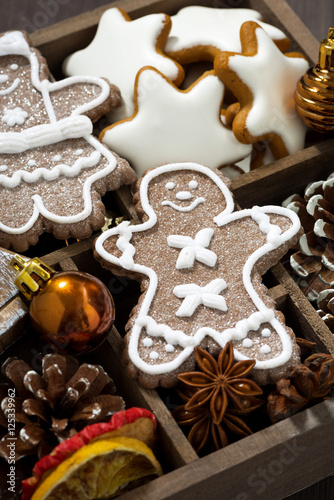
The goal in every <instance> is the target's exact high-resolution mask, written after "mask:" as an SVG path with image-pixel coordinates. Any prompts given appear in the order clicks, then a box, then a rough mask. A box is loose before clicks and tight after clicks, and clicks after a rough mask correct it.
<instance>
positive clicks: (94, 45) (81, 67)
mask: <svg viewBox="0 0 334 500" xmlns="http://www.w3.org/2000/svg"><path fill="white" fill-rule="evenodd" d="M166 18H167V16H166V15H165V14H150V15H147V16H144V17H140V18H139V19H136V20H134V21H131V22H129V21H127V20H126V19H125V18H124V16H123V14H122V12H121V11H120V10H119V9H118V8H111V9H109V10H107V11H106V12H105V13H104V14H103V16H102V17H101V19H100V22H99V26H98V29H97V32H96V35H95V37H94V40H93V41H92V42H91V44H90V45H88V47H86V48H85V49H83V50H80V51H78V52H75V53H74V54H72V55H70V56H69V57H68V58H67V59H66V60H65V62H64V65H63V71H64V74H65V75H92V76H99V77H105V78H107V79H108V80H109V81H110V82H112V83H114V84H115V85H117V87H119V89H120V90H121V93H122V99H123V105H122V107H121V108H120V109H119V110H118V111H117V112H116V113H115V115H116V116H117V118H116V120H117V121H118V120H122V119H124V118H127V117H129V116H131V115H132V113H133V111H134V99H133V89H134V82H135V78H136V75H137V73H138V71H139V70H140V68H142V67H144V66H153V67H154V68H157V69H158V70H160V71H161V72H162V73H163V74H165V75H166V76H168V78H170V79H171V80H172V81H175V80H176V79H177V78H178V75H179V71H180V69H179V67H178V65H177V64H176V63H175V62H174V61H173V60H172V59H170V58H168V57H166V56H163V55H162V54H159V53H158V52H157V50H156V43H157V40H158V38H159V36H160V34H161V32H162V30H163V29H164V26H165V22H166ZM106 47H108V50H107V51H106ZM144 90H146V91H150V88H149V87H148V88H146V89H144ZM113 114H114V113H112V114H111V117H112V116H113Z"/></svg>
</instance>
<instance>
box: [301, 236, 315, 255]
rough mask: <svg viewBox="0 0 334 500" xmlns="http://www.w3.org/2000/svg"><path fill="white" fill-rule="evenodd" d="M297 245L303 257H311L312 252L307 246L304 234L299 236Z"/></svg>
mask: <svg viewBox="0 0 334 500" xmlns="http://www.w3.org/2000/svg"><path fill="white" fill-rule="evenodd" d="M298 244H299V248H300V250H301V251H302V252H303V254H304V255H309V256H312V255H313V252H312V250H311V249H310V247H309V245H308V241H307V236H306V234H302V235H301V237H300V238H299V241H298Z"/></svg>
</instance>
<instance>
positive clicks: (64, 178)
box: [0, 31, 135, 251]
mask: <svg viewBox="0 0 334 500" xmlns="http://www.w3.org/2000/svg"><path fill="white" fill-rule="evenodd" d="M50 80H51V75H50V74H49V72H48V68H47V66H46V62H45V60H44V58H42V57H41V55H40V54H39V52H38V51H37V50H36V49H33V48H31V47H30V44H29V39H28V37H27V36H26V35H25V34H24V33H22V32H19V31H13V32H8V33H5V34H4V35H2V36H1V37H0V199H1V209H0V246H3V247H5V248H11V247H12V248H13V249H14V250H18V251H24V250H26V249H27V247H28V246H29V244H35V243H36V242H37V240H38V236H39V235H40V234H41V233H42V232H43V230H45V231H48V232H53V233H54V234H55V235H56V236H57V237H58V238H68V237H70V236H73V237H76V238H85V237H88V236H89V235H90V234H91V232H92V230H94V229H98V228H100V227H101V226H102V225H103V223H104V219H103V212H104V207H103V205H102V203H101V201H100V196H99V193H104V192H105V191H106V190H107V189H108V190H112V189H117V188H118V187H119V185H120V184H122V183H123V182H124V183H131V182H133V181H134V179H135V175H134V173H133V171H132V169H130V167H129V166H128V164H127V162H125V161H123V162H122V160H120V161H119V162H117V160H116V158H115V156H114V155H113V154H112V152H111V151H110V150H108V149H107V148H106V147H104V146H102V145H101V144H100V142H99V141H98V140H97V139H96V138H95V137H93V135H92V129H93V125H92V119H94V120H95V119H98V118H99V117H100V116H101V115H102V114H103V113H104V112H105V111H108V110H109V109H110V107H111V106H112V105H113V100H114V101H117V98H118V97H119V95H118V90H116V89H115V88H114V87H113V86H112V85H109V84H108V83H107V82H106V81H104V80H101V79H99V78H94V77H92V78H85V77H73V78H68V79H66V80H62V81H58V82H53V81H50ZM118 167H120V168H118ZM116 169H117V170H118V171H117V172H116Z"/></svg>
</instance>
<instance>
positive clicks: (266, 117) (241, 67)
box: [214, 21, 308, 158]
mask: <svg viewBox="0 0 334 500" xmlns="http://www.w3.org/2000/svg"><path fill="white" fill-rule="evenodd" d="M240 40H241V46H242V51H241V53H237V52H221V53H219V54H218V55H217V56H216V57H215V61H214V69H215V73H216V74H217V75H218V76H219V78H220V79H221V80H222V82H223V83H224V84H225V85H226V86H227V87H228V88H229V89H230V90H231V91H232V92H233V94H234V95H235V96H236V98H237V100H238V101H239V103H240V109H239V111H238V112H237V113H236V114H235V117H234V119H233V124H232V129H233V132H234V135H235V136H236V138H237V139H238V140H239V141H240V142H243V143H245V144H252V143H254V142H258V141H261V140H266V141H267V142H268V143H269V145H270V148H271V150H272V152H273V154H274V155H275V157H276V158H282V157H284V156H286V155H288V154H293V153H295V152H297V151H299V150H300V149H303V147H304V141H305V133H306V127H305V125H304V124H303V122H302V120H301V119H300V117H299V116H298V114H297V112H296V109H295V102H294V98H293V95H294V92H295V88H296V84H297V81H298V80H299V78H300V77H301V76H302V75H303V74H304V73H305V71H306V70H307V68H308V62H307V61H306V60H305V58H304V56H303V55H302V54H300V53H298V52H291V53H288V54H283V53H282V52H281V51H280V50H279V49H278V47H277V46H276V45H275V43H274V42H273V41H272V39H271V38H270V37H269V36H268V34H267V33H266V32H265V31H264V30H263V29H262V28H261V26H259V25H258V24H257V23H256V22H254V21H247V22H245V23H244V24H242V26H241V28H240Z"/></svg>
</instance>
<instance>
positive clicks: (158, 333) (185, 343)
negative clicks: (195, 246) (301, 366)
mask: <svg viewBox="0 0 334 500" xmlns="http://www.w3.org/2000/svg"><path fill="white" fill-rule="evenodd" d="M180 170H181V171H182V170H193V171H195V172H200V173H203V174H205V175H207V176H208V177H209V178H210V179H211V180H212V181H213V182H214V183H215V184H216V185H217V186H218V187H219V189H220V190H221V191H222V192H223V194H224V196H225V199H226V208H225V210H224V211H223V212H221V213H220V214H219V215H218V216H217V217H215V218H214V222H215V223H216V224H217V226H218V227H221V226H223V225H227V224H229V223H230V222H233V221H235V220H238V219H242V218H244V217H252V218H253V219H254V220H255V219H256V220H257V221H258V222H259V223H260V224H261V230H262V231H263V232H264V234H266V236H267V242H266V243H265V244H264V245H263V246H261V247H260V248H258V249H257V250H256V251H254V252H253V253H252V254H251V255H250V256H249V258H248V259H247V261H246V263H245V266H244V269H243V283H244V287H245V289H246V291H247V292H248V294H249V296H250V297H251V299H252V302H253V303H254V305H255V307H256V309H257V311H256V312H254V313H253V314H251V315H250V317H249V318H245V319H243V320H241V321H238V322H237V323H236V325H235V326H234V327H233V328H227V329H225V330H224V331H223V332H220V331H216V330H214V329H212V328H209V327H205V326H203V327H201V328H199V329H198V330H197V331H196V332H195V334H194V335H192V336H188V335H186V334H185V333H184V332H182V331H181V330H177V331H175V330H172V329H171V328H170V327H169V326H168V325H165V324H157V323H156V322H155V320H154V319H153V318H152V317H150V315H149V310H150V306H151V304H152V301H153V298H154V296H155V292H156V289H157V286H158V277H157V275H156V273H155V271H154V270H153V269H152V268H150V267H147V266H145V265H143V264H137V263H135V262H134V260H133V256H134V255H135V248H134V246H133V245H132V244H131V242H130V241H131V237H132V234H133V233H136V232H141V231H146V230H147V229H150V228H152V227H153V226H154V225H155V224H156V222H157V216H156V213H155V212H154V211H153V209H152V207H151V205H150V204H149V201H148V192H147V190H148V186H149V182H150V181H151V180H152V179H153V178H155V177H157V176H158V175H160V174H165V173H170V172H178V171H180ZM140 199H141V204H142V207H143V210H144V212H145V213H146V215H147V217H148V218H147V220H146V221H145V222H143V223H142V224H138V225H133V226H130V225H129V222H128V221H126V222H123V223H121V224H119V225H118V226H117V227H115V228H112V229H109V230H108V231H105V232H104V233H103V234H101V236H99V238H98V239H97V241H96V245H95V248H96V251H97V253H98V254H99V255H100V256H101V257H102V258H103V259H104V260H106V261H107V262H110V263H112V264H114V265H118V266H122V267H124V268H125V269H128V270H131V271H134V272H135V273H139V274H142V275H146V276H147V277H148V278H149V287H148V289H147V291H146V293H145V295H144V298H143V301H142V303H141V306H140V310H139V312H138V313H137V318H136V320H135V323H134V326H133V328H132V332H131V337H130V341H129V356H130V358H131V361H132V362H133V363H134V364H135V366H137V367H138V368H139V369H140V370H142V371H143V372H145V373H149V374H152V375H155V374H162V373H168V372H170V371H173V370H175V369H177V368H178V367H179V366H181V365H182V363H184V362H185V361H186V360H187V359H188V357H189V356H190V354H191V353H192V352H193V350H194V347H195V346H196V345H200V343H201V342H202V341H203V339H204V338H205V337H206V336H209V337H211V338H212V339H213V340H214V341H215V342H216V343H217V344H218V345H220V346H221V347H223V346H224V345H225V344H226V342H228V341H229V340H234V339H235V340H244V339H245V338H246V337H247V334H248V332H249V331H250V330H255V331H256V330H258V329H259V328H260V326H261V324H263V323H269V324H270V325H271V327H272V329H273V330H274V331H276V333H277V334H278V336H279V339H280V342H281V345H282V352H281V353H280V354H279V355H278V356H276V357H274V358H269V359H268V360H265V361H263V360H262V361H259V360H257V361H256V365H255V368H256V369H272V368H276V367H278V366H282V365H284V364H285V363H286V362H287V361H288V360H289V359H290V356H291V353H292V341H291V339H290V337H289V335H288V334H287V332H286V330H285V328H284V326H283V325H282V324H281V323H280V322H279V321H278V320H277V319H276V318H275V311H274V309H269V308H268V307H267V306H266V305H265V303H264V302H263V301H262V299H261V298H260V297H259V295H258V294H257V293H256V291H255V289H254V288H253V285H252V280H251V276H252V271H253V268H254V266H255V264H256V263H257V262H258V260H259V259H261V258H263V257H264V256H265V255H266V254H267V253H269V252H271V251H272V250H274V249H275V248H277V247H278V246H280V245H282V244H284V243H285V242H286V241H288V240H290V239H291V238H292V237H293V236H294V235H295V234H297V232H298V231H299V229H300V221H299V218H298V216H297V215H296V214H295V213H294V212H292V211H291V210H288V209H286V208H284V207H279V206H265V207H256V208H252V209H246V210H242V211H240V212H234V213H232V211H233V208H234V203H233V198H232V195H231V192H230V191H229V189H228V188H227V186H226V185H225V184H224V183H223V182H222V180H221V179H220V178H219V177H218V176H217V175H216V174H215V171H214V170H212V169H209V168H207V167H204V166H202V165H198V164H194V163H178V164H170V165H163V166H161V167H158V168H156V169H154V170H152V171H150V172H148V173H147V174H146V175H145V176H144V177H143V179H142V182H141V186H140ZM267 214H273V215H282V216H285V217H287V218H288V219H290V220H291V223H292V224H291V227H289V228H288V229H287V230H286V231H284V232H283V233H282V232H281V233H280V232H279V231H277V228H276V226H274V225H272V224H271V223H270V220H268V219H269V218H268V215H267ZM114 235H118V236H119V239H118V241H117V247H118V248H119V249H120V250H121V251H122V252H123V255H122V256H121V257H120V258H117V257H115V256H114V255H111V254H110V253H108V252H107V251H106V250H105V249H104V246H103V244H104V242H105V241H106V239H108V238H109V237H111V236H114ZM191 286H192V285H191ZM216 297H217V295H216ZM143 328H145V330H146V334H147V335H149V336H151V337H153V338H159V337H162V338H163V339H164V340H165V342H166V343H167V344H171V345H174V346H175V345H178V346H180V347H182V348H183V350H182V351H181V352H180V353H179V354H178V355H177V356H176V357H175V358H174V359H173V360H172V361H170V362H165V363H160V364H159V363H157V364H148V363H146V362H145V361H144V360H143V359H141V357H140V355H139V352H138V342H139V338H140V334H141V331H142V329H143ZM235 357H236V359H249V358H247V356H245V355H243V354H241V353H240V352H239V351H238V350H236V349H235Z"/></svg>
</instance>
